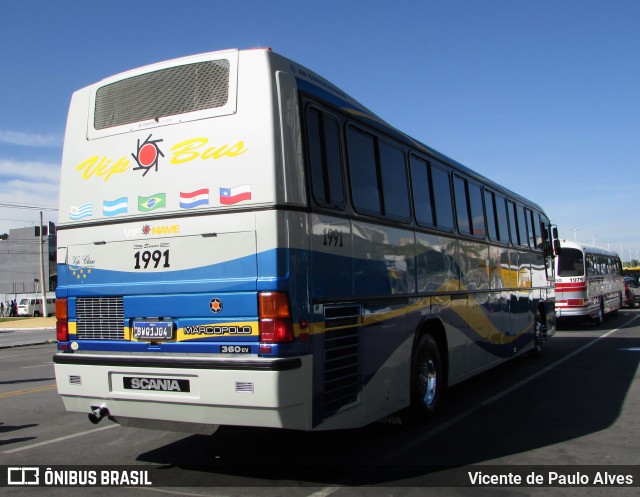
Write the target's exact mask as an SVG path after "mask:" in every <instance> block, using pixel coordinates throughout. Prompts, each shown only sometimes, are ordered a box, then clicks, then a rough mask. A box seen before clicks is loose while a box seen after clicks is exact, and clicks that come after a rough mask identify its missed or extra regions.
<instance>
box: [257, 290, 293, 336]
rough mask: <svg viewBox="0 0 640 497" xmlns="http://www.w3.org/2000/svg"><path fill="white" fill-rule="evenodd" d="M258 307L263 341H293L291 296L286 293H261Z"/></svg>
mask: <svg viewBox="0 0 640 497" xmlns="http://www.w3.org/2000/svg"><path fill="white" fill-rule="evenodd" d="M258 309H259V319H260V341H261V342H262V343H287V342H292V341H293V326H292V324H291V311H290V310H289V297H288V295H287V294H286V293H283V292H262V293H259V294H258Z"/></svg>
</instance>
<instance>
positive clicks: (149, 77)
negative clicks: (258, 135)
mask: <svg viewBox="0 0 640 497" xmlns="http://www.w3.org/2000/svg"><path fill="white" fill-rule="evenodd" d="M229 68H230V64H229V61H228V60H226V59H221V60H213V61H207V62H198V63H195V64H187V65H183V66H178V67H170V68H168V69H162V70H160V71H154V72H151V73H148V74H141V75H140V76H134V77H132V78H128V79H123V80H122V81H116V82H115V83H111V84H109V85H106V86H103V87H101V88H99V89H98V91H97V92H96V108H95V114H94V119H93V126H94V128H95V129H97V130H100V129H105V128H112V127H114V126H121V125H123V124H131V123H135V122H140V121H148V120H151V119H157V118H161V117H167V116H175V115H178V114H186V113H187V112H195V111H199V110H205V109H212V108H215V107H222V106H224V105H225V104H226V103H227V101H228V99H229Z"/></svg>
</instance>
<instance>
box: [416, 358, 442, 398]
mask: <svg viewBox="0 0 640 497" xmlns="http://www.w3.org/2000/svg"><path fill="white" fill-rule="evenodd" d="M420 386H421V387H422V392H423V394H422V402H423V403H424V405H426V406H431V405H432V404H433V401H434V400H435V398H436V390H437V387H438V375H437V372H436V365H435V363H434V362H433V360H432V359H429V358H425V360H424V361H423V362H422V365H421V367H420Z"/></svg>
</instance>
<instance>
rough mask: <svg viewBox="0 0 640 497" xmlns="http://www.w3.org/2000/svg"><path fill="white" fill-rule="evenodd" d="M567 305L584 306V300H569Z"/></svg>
mask: <svg viewBox="0 0 640 497" xmlns="http://www.w3.org/2000/svg"><path fill="white" fill-rule="evenodd" d="M567 305H584V299H567Z"/></svg>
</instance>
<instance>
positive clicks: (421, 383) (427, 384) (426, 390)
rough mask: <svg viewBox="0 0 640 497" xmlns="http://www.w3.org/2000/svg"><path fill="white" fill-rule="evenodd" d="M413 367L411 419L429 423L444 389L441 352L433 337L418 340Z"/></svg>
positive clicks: (422, 337) (425, 336)
mask: <svg viewBox="0 0 640 497" xmlns="http://www.w3.org/2000/svg"><path fill="white" fill-rule="evenodd" d="M411 367H412V370H411V407H410V410H411V415H412V416H411V417H412V418H413V419H414V420H415V421H419V422H423V421H427V420H428V419H429V418H431V416H433V413H434V412H435V411H436V408H437V406H438V404H439V401H440V397H441V395H442V388H443V387H444V381H443V379H444V378H443V376H442V362H441V361H440V350H439V349H438V344H437V343H436V341H435V340H434V338H433V337H432V336H431V335H429V334H424V335H422V336H421V337H420V338H419V339H418V343H417V344H416V347H415V350H414V353H413V361H412V365H411Z"/></svg>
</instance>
